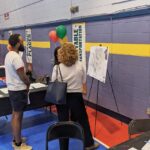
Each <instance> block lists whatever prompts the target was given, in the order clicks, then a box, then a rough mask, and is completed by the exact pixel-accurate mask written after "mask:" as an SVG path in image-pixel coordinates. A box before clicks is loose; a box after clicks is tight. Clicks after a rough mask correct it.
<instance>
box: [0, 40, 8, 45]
mask: <svg viewBox="0 0 150 150" xmlns="http://www.w3.org/2000/svg"><path fill="white" fill-rule="evenodd" d="M0 44H4V45H7V44H8V41H7V40H0Z"/></svg>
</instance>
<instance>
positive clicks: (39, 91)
mask: <svg viewBox="0 0 150 150" xmlns="http://www.w3.org/2000/svg"><path fill="white" fill-rule="evenodd" d="M45 93H46V87H42V88H36V89H31V90H30V102H31V104H30V105H28V106H27V108H26V110H31V109H35V108H40V107H44V106H48V105H50V103H47V102H45V101H44V97H45ZM0 95H1V97H0V116H3V115H8V114H11V112H12V109H11V104H10V101H9V95H8V94H4V93H3V92H1V91H0Z"/></svg>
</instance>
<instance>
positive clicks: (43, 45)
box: [0, 40, 51, 48]
mask: <svg viewBox="0 0 150 150" xmlns="http://www.w3.org/2000/svg"><path fill="white" fill-rule="evenodd" d="M0 44H3V45H7V44H8V41H7V40H0ZM24 45H25V46H26V42H24ZM50 46H51V45H50V42H41V41H33V42H32V47H34V48H50Z"/></svg>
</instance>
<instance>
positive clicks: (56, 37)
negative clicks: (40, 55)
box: [48, 30, 58, 42]
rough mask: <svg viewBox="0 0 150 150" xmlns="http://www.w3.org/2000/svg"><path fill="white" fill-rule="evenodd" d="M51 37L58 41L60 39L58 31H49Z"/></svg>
mask: <svg viewBox="0 0 150 150" xmlns="http://www.w3.org/2000/svg"><path fill="white" fill-rule="evenodd" d="M48 35H49V38H50V39H51V40H52V41H53V42H57V41H58V36H57V34H56V31H54V30H53V31H50V32H49V34H48Z"/></svg>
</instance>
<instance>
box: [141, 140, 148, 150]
mask: <svg viewBox="0 0 150 150" xmlns="http://www.w3.org/2000/svg"><path fill="white" fill-rule="evenodd" d="M144 142H145V143H146V144H145V145H144V146H143V147H142V150H150V140H148V141H144Z"/></svg>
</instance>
